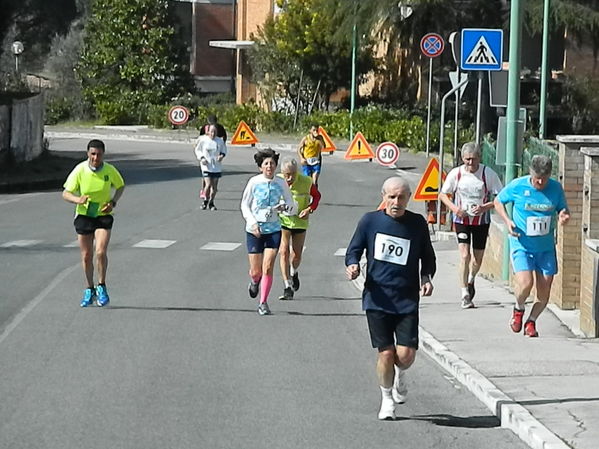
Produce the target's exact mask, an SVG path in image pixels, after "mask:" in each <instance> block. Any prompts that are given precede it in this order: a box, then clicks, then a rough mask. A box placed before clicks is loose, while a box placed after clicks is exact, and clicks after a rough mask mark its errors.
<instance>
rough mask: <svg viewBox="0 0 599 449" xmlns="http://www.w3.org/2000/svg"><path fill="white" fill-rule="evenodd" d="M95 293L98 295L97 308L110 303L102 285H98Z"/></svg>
mask: <svg viewBox="0 0 599 449" xmlns="http://www.w3.org/2000/svg"><path fill="white" fill-rule="evenodd" d="M96 293H97V294H98V299H97V300H96V302H97V303H98V307H104V306H105V305H106V304H108V303H109V302H110V298H109V297H108V291H107V290H106V286H105V285H102V284H98V286H97V287H96Z"/></svg>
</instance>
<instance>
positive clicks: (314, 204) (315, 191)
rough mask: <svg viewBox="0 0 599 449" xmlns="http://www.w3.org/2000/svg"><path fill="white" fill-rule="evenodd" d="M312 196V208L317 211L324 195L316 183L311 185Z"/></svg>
mask: <svg viewBox="0 0 599 449" xmlns="http://www.w3.org/2000/svg"><path fill="white" fill-rule="evenodd" d="M310 196H311V197H312V202H311V203H310V209H312V210H313V211H315V210H316V209H317V208H318V203H320V198H321V196H322V195H321V194H320V191H319V190H318V187H316V184H312V186H310Z"/></svg>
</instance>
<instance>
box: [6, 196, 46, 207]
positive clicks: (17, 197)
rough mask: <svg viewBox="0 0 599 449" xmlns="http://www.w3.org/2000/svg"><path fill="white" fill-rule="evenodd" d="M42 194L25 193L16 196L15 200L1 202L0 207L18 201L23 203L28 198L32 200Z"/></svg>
mask: <svg viewBox="0 0 599 449" xmlns="http://www.w3.org/2000/svg"><path fill="white" fill-rule="evenodd" d="M39 195H41V193H23V194H21V195H18V196H16V197H15V198H9V199H6V200H0V206H2V205H3V204H10V203H16V202H17V201H21V200H24V199H27V198H31V197H33V196H39Z"/></svg>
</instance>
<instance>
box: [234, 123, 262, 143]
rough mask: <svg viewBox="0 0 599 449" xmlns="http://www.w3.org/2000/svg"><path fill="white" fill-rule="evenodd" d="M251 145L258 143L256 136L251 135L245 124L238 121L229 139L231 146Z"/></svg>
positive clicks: (250, 130) (251, 132)
mask: <svg viewBox="0 0 599 449" xmlns="http://www.w3.org/2000/svg"><path fill="white" fill-rule="evenodd" d="M253 143H258V138H257V137H256V134H254V133H253V131H252V129H251V128H250V127H249V126H248V124H247V123H246V122H244V121H243V120H242V121H240V122H239V125H237V129H236V130H235V134H233V138H232V139H231V145H251V144H253Z"/></svg>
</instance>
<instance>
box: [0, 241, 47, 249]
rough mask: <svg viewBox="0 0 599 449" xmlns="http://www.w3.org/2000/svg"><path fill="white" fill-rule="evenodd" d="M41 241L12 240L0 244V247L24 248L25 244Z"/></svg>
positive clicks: (30, 244)
mask: <svg viewBox="0 0 599 449" xmlns="http://www.w3.org/2000/svg"><path fill="white" fill-rule="evenodd" d="M38 243H42V240H13V241H12V242H6V243H4V244H2V245H0V248H25V247H27V246H33V245H37V244H38Z"/></svg>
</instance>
